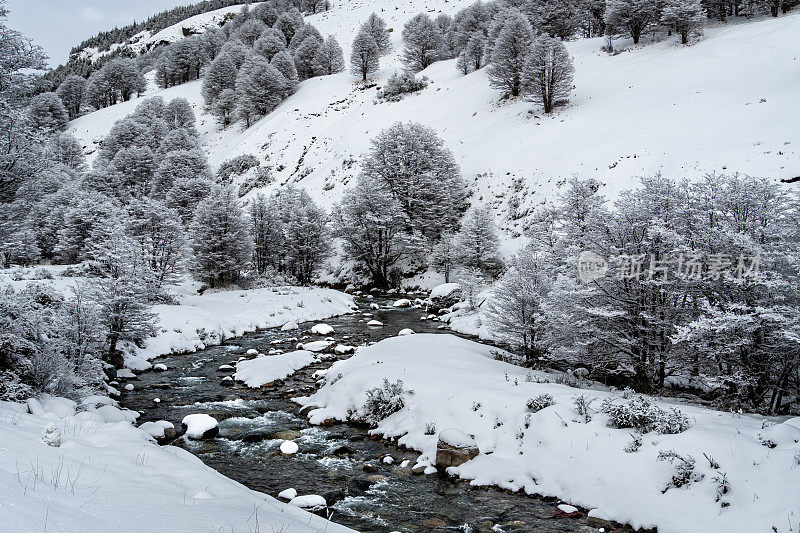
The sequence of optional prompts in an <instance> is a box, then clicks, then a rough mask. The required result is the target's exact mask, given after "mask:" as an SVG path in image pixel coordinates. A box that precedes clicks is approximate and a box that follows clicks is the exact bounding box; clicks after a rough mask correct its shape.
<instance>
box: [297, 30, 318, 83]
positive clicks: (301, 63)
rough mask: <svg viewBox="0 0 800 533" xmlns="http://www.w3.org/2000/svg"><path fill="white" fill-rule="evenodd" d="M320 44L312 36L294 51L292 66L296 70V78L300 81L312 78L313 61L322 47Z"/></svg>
mask: <svg viewBox="0 0 800 533" xmlns="http://www.w3.org/2000/svg"><path fill="white" fill-rule="evenodd" d="M322 42H323V41H322V40H317V38H316V37H314V36H309V37H306V39H305V40H304V41H303V42H302V43H300V44H299V45H298V46H297V48H296V49H295V51H294V66H295V68H296V69H297V76H298V78H300V79H301V80H305V79H308V78H313V77H314V59H315V58H316V56H317V51H318V50H319V49H320V48H321V47H322Z"/></svg>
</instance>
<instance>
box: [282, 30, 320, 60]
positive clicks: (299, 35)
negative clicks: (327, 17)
mask: <svg viewBox="0 0 800 533" xmlns="http://www.w3.org/2000/svg"><path fill="white" fill-rule="evenodd" d="M309 37H311V38H313V39H314V40H315V41H317V43H322V41H324V40H325V39H323V38H322V34H321V33H320V32H319V30H317V28H315V27H314V26H312V25H311V24H303V26H302V27H301V28H299V29H298V30H297V31H296V32H295V33H294V35H293V36H292V40H291V41H289V46H288V49H289V53H291V54H292V55H294V52H295V50H297V48H298V47H299V46H300V45H301V44H303V42H304V41H305V40H306V39H308V38H309Z"/></svg>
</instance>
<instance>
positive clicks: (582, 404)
mask: <svg viewBox="0 0 800 533" xmlns="http://www.w3.org/2000/svg"><path fill="white" fill-rule="evenodd" d="M595 399H596V398H587V397H586V395H585V394H581V395H580V396H575V397H573V398H572V405H574V406H575V410H576V411H577V412H578V414H579V415H580V416H582V417H583V419H584V421H586V422H589V421H590V420H591V419H592V402H594V401H595Z"/></svg>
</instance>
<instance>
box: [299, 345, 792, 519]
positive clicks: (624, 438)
mask: <svg viewBox="0 0 800 533" xmlns="http://www.w3.org/2000/svg"><path fill="white" fill-rule="evenodd" d="M493 352H494V350H493V349H492V348H490V347H488V346H485V345H482V344H478V343H475V342H471V341H468V340H464V339H461V338H457V337H454V336H449V335H409V336H405V337H397V338H390V339H386V340H384V341H381V342H379V343H378V344H376V345H373V346H371V347H368V348H364V349H362V350H360V351H359V352H358V353H357V354H356V355H355V356H354V357H352V358H350V359H348V360H344V361H340V362H338V363H336V364H335V365H334V366H333V367H332V368H331V369H330V370H329V371H328V372H327V383H326V384H325V386H324V387H323V388H322V389H320V390H319V391H318V392H316V393H315V394H314V395H313V396H311V397H310V398H307V399H303V400H300V402H301V403H303V404H305V405H314V406H317V407H318V409H316V410H312V411H311V412H310V413H309V418H310V420H311V422H312V423H321V422H323V421H324V420H326V419H332V418H333V419H337V420H346V419H348V416H350V415H351V414H352V413H353V412H357V413H362V414H363V406H364V405H365V402H366V399H367V394H366V392H365V391H367V390H369V389H372V388H374V387H381V386H382V384H383V382H384V379H388V380H389V382H390V383H391V382H395V381H396V380H400V381H402V387H403V389H404V390H405V391H406V392H404V393H403V395H402V399H403V404H404V405H403V407H402V409H400V410H399V411H398V412H395V413H394V414H392V415H390V416H388V417H387V418H384V419H383V420H382V421H381V422H380V423H379V424H378V427H377V428H376V429H375V430H374V432H375V433H378V434H382V435H385V436H387V437H397V438H399V441H398V442H399V444H402V445H406V446H408V447H410V448H413V449H417V450H419V451H421V452H422V456H421V457H420V460H419V462H420V463H422V464H427V465H431V464H433V463H434V462H435V456H436V447H437V434H439V433H440V432H441V431H443V430H445V429H448V428H456V429H459V430H461V431H464V432H466V433H468V434H472V435H474V437H475V441H476V443H477V445H478V447H479V449H480V452H481V453H480V455H478V456H477V457H476V458H475V459H473V460H471V461H469V462H467V463H465V464H463V465H461V466H459V467H454V468H452V469H451V470H450V473H452V474H456V475H459V476H461V477H463V478H467V479H471V480H472V483H473V484H476V485H497V486H500V487H503V488H507V489H511V490H525V491H526V492H529V493H537V494H543V495H552V496H557V497H559V498H562V499H564V500H565V501H568V502H570V503H572V504H575V505H579V506H581V507H585V508H588V509H597V510H595V511H593V513H594V514H596V515H598V516H607V517H610V518H612V519H614V520H618V521H621V522H626V523H630V524H632V525H633V526H635V527H653V526H657V527H658V530H659V531H660V532H662V533H670V532H682V533H684V532H691V531H697V532H711V531H720V532H722V531H768V530H770V528H773V527H774V528H775V529H774V531H779V532H785V531H796V530H797V528H798V524H799V523H800V503H799V502H798V500H797V494H796V488H797V487H798V486H800V443H798V441H800V428H798V426H800V420H798V419H793V420H790V421H788V422H783V423H779V424H774V421H768V420H765V419H764V418H763V417H759V416H748V415H740V414H735V413H724V412H719V411H713V410H710V409H704V408H699V407H692V406H684V405H680V406H679V409H680V411H681V412H682V414H683V415H685V417H686V418H685V420H686V421H688V422H689V424H690V427H689V428H688V429H686V430H685V431H681V432H679V433H674V434H671V433H660V432H659V431H647V432H645V433H644V434H638V433H637V432H636V431H635V430H634V429H632V428H622V429H620V428H614V427H609V423H610V415H609V414H607V413H605V412H601V405H602V403H603V400H605V399H607V398H610V399H611V400H613V402H614V404H615V405H617V406H624V405H627V404H630V402H632V401H634V402H635V403H634V404H632V407H633V409H632V410H631V413H632V414H633V415H637V414H642V412H643V411H646V412H647V413H649V414H651V415H652V414H653V413H658V412H660V413H661V415H657V416H656V418H658V416H662V415H663V420H661V421H660V422H658V423H657V425H660V426H661V427H660V429H661V430H662V431H673V430H677V429H681V428H677V429H676V427H674V426H675V425H677V426H680V425H681V420H684V419H682V418H681V417H679V416H678V415H676V414H675V413H674V412H673V411H672V410H671V408H672V407H674V405H669V404H666V402H662V401H655V400H653V399H649V398H644V400H646V402H645V403H636V402H640V401H641V399H642V398H641V397H638V396H637V395H633V394H631V395H628V394H625V395H624V396H625V397H623V394H622V393H620V392H614V391H608V390H599V387H595V389H594V390H584V389H578V388H574V387H569V386H565V385H560V384H556V383H550V382H548V379H549V380H552V379H553V376H551V375H550V376H549V375H548V374H545V373H540V372H532V371H528V370H527V369H524V368H521V367H517V366H514V365H511V364H507V363H504V362H501V361H497V360H495V359H494V358H493ZM412 391H413V392H412ZM544 395H546V396H544ZM580 395H585V398H586V399H587V400H591V404H590V412H589V415H590V418H591V419H590V420H588V421H587V420H586V418H585V417H584V416H582V415H581V414H579V413H578V411H577V410H576V404H575V399H576V397H578V396H580ZM531 399H534V401H533V402H530V400H531ZM549 399H552V402H553V405H550V406H547V404H548V403H549ZM647 402H649V405H650V407H647V408H645V407H643V406H645V405H647ZM529 404H530V406H529ZM637 405H638V407H636V406H637ZM656 407H658V408H659V409H656ZM539 408H541V409H540V410H538V411H537V409H539ZM637 409H638V411H637ZM637 440H638V444H637ZM626 449H627V451H626ZM662 452H664V453H662ZM669 452H675V454H676V455H670V454H669ZM660 455H661V459H660V460H659V456H660ZM678 456H679V457H678ZM706 456H707V457H706ZM684 460H685V461H684ZM692 460H693V461H694V465H693V469H691V468H689V465H690V464H691V461H692ZM675 485H681V486H675ZM792 528H794V529H792Z"/></svg>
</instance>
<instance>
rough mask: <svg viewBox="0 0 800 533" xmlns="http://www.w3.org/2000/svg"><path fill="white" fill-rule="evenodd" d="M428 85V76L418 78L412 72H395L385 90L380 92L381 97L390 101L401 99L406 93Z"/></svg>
mask: <svg viewBox="0 0 800 533" xmlns="http://www.w3.org/2000/svg"><path fill="white" fill-rule="evenodd" d="M427 86H428V78H427V77H425V76H423V77H422V78H417V77H416V76H414V74H413V73H412V72H405V71H404V72H401V73H399V74H398V73H397V72H395V73H394V74H392V76H391V77H390V78H389V80H388V81H387V82H386V86H385V87H384V88H383V91H381V92H379V93H378V97H379V98H383V99H384V100H389V101H390V102H397V101H399V100H400V99H401V98H402V96H403V95H404V94H408V93H413V92H416V91H421V90H422V89H424V88H425V87H427Z"/></svg>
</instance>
